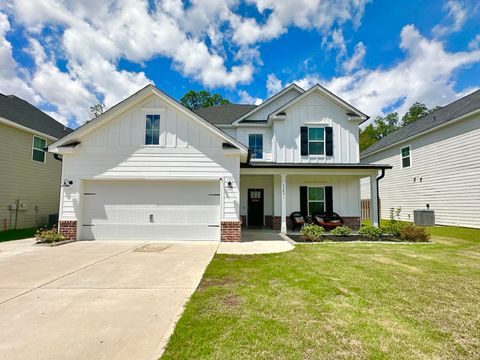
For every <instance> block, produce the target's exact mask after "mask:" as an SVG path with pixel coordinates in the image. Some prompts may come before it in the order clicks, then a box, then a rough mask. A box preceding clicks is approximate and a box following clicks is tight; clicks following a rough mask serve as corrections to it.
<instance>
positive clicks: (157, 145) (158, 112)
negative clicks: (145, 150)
mask: <svg viewBox="0 0 480 360" xmlns="http://www.w3.org/2000/svg"><path fill="white" fill-rule="evenodd" d="M142 110H143V109H142ZM160 112H162V111H158V110H157V112H156V113H153V112H145V115H144V117H143V120H144V121H143V124H144V126H143V147H164V146H162V144H160V135H161V134H160V128H161V124H162V114H160ZM148 115H152V116H155V115H158V144H147V116H148Z"/></svg>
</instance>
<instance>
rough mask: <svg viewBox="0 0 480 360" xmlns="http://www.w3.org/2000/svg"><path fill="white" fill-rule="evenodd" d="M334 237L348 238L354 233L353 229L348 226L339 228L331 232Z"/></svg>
mask: <svg viewBox="0 0 480 360" xmlns="http://www.w3.org/2000/svg"><path fill="white" fill-rule="evenodd" d="M330 233H331V234H332V235H339V236H348V235H350V234H351V233H352V229H350V228H349V227H348V226H339V227H336V228H335V229H333V230H332V231H330Z"/></svg>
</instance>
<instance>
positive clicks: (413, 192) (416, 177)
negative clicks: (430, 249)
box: [362, 115, 480, 228]
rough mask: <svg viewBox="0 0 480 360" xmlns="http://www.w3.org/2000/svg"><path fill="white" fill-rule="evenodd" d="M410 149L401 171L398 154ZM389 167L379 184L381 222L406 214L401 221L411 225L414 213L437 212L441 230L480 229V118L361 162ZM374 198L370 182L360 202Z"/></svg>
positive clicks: (422, 137) (455, 125) (431, 134)
mask: <svg viewBox="0 0 480 360" xmlns="http://www.w3.org/2000/svg"><path fill="white" fill-rule="evenodd" d="M407 145H410V147H411V150H410V151H411V163H412V165H411V166H410V167H407V168H402V167H401V156H400V150H401V148H402V147H405V146H407ZM362 161H364V162H370V163H382V164H390V165H392V166H393V169H392V170H387V173H386V176H385V178H384V179H383V180H381V181H380V197H381V202H382V217H383V218H388V217H389V209H390V208H398V207H401V208H402V212H401V218H402V220H406V221H413V210H415V209H425V208H426V204H429V205H430V209H432V210H434V211H435V218H436V223H437V224H438V225H453V226H465V227H475V228H480V117H479V116H478V115H477V116H476V117H471V118H469V119H465V120H462V121H459V122H454V123H452V124H450V125H447V126H445V127H443V128H439V129H437V130H433V131H431V132H429V133H426V134H424V135H421V136H419V137H417V138H414V139H412V140H409V141H408V140H407V141H405V142H403V143H401V144H398V145H395V146H393V147H391V148H388V149H385V150H383V151H380V152H378V153H376V154H372V155H370V156H367V157H365V158H362ZM368 198H370V191H369V182H368V179H364V180H362V199H368Z"/></svg>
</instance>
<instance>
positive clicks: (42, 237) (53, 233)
mask: <svg viewBox="0 0 480 360" xmlns="http://www.w3.org/2000/svg"><path fill="white" fill-rule="evenodd" d="M35 239H36V240H37V241H39V242H44V243H54V242H58V241H64V240H67V237H66V236H65V235H62V234H60V233H59V232H58V231H57V229H56V227H55V226H54V227H53V228H52V229H51V230H48V228H47V227H46V226H45V227H44V228H40V229H38V230H37V232H36V233H35Z"/></svg>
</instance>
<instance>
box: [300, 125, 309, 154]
mask: <svg viewBox="0 0 480 360" xmlns="http://www.w3.org/2000/svg"><path fill="white" fill-rule="evenodd" d="M300 154H301V155H302V156H307V155H308V127H306V126H302V127H300Z"/></svg>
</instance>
